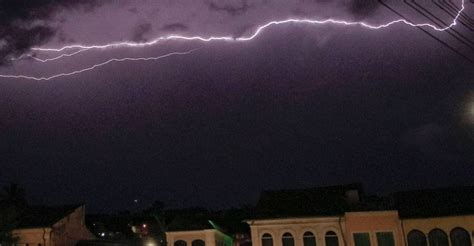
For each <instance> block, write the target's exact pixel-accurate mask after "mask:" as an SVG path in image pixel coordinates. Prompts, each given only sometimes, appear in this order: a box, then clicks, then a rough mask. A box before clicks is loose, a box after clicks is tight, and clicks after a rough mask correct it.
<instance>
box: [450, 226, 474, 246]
mask: <svg viewBox="0 0 474 246" xmlns="http://www.w3.org/2000/svg"><path fill="white" fill-rule="evenodd" d="M449 237H450V238H451V246H471V237H470V236H469V232H467V231H466V230H465V229H464V228H461V227H457V228H454V229H453V230H451V233H449Z"/></svg>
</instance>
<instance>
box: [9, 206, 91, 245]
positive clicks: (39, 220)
mask: <svg viewBox="0 0 474 246" xmlns="http://www.w3.org/2000/svg"><path fill="white" fill-rule="evenodd" d="M12 235H13V236H14V237H16V238H18V241H17V243H16V245H18V246H75V245H76V243H77V242H78V241H80V240H92V239H94V238H95V237H94V235H93V234H92V233H91V232H90V231H89V230H88V229H87V227H86V225H85V206H84V205H70V206H60V207H45V206H34V207H30V208H29V209H28V210H27V211H26V212H25V213H24V215H23V216H22V219H21V221H20V224H19V226H18V227H17V229H15V230H13V231H12Z"/></svg>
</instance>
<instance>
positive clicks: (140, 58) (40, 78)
mask: <svg viewBox="0 0 474 246" xmlns="http://www.w3.org/2000/svg"><path fill="white" fill-rule="evenodd" d="M196 50H198V49H192V50H189V51H185V52H172V53H168V54H166V55H161V56H156V57H138V58H133V57H127V58H113V59H110V60H107V61H105V62H102V63H99V64H95V65H93V66H90V67H87V68H84V69H81V70H76V71H73V72H69V73H60V74H55V75H52V76H49V77H33V76H27V75H1V74H0V78H11V79H29V80H36V81H44V80H52V79H56V78H60V77H65V76H71V75H75V74H80V73H83V72H87V71H91V70H94V69H96V68H98V67H102V66H105V65H107V64H110V63H113V62H126V61H156V60H161V59H164V58H167V57H170V56H178V55H189V54H191V53H193V52H194V51H196Z"/></svg>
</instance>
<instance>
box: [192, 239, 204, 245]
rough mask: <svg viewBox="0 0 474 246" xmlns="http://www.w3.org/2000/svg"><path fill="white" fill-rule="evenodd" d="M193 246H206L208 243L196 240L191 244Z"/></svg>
mask: <svg viewBox="0 0 474 246" xmlns="http://www.w3.org/2000/svg"><path fill="white" fill-rule="evenodd" d="M191 245H192V246H206V243H205V242H204V241H203V240H201V239H197V240H194V241H193V242H192V243H191Z"/></svg>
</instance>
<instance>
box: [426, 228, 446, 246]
mask: <svg viewBox="0 0 474 246" xmlns="http://www.w3.org/2000/svg"><path fill="white" fill-rule="evenodd" d="M428 242H429V243H430V246H449V240H448V235H446V232H444V231H443V230H441V229H433V230H432V231H430V233H429V234H428Z"/></svg>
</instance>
